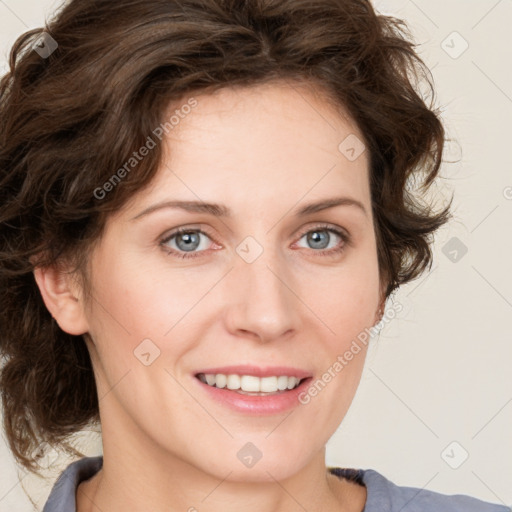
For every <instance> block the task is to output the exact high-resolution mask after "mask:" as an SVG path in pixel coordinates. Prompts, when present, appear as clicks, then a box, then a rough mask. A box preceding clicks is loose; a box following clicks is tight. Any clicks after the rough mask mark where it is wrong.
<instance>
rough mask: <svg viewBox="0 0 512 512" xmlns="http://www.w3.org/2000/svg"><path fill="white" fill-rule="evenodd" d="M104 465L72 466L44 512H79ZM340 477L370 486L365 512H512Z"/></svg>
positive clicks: (368, 476) (372, 475)
mask: <svg viewBox="0 0 512 512" xmlns="http://www.w3.org/2000/svg"><path fill="white" fill-rule="evenodd" d="M102 465H103V457H102V456H98V457H84V458H83V459H80V460H78V461H76V462H73V463H71V464H70V465H69V466H68V467H67V468H66V469H65V470H64V471H63V472H62V473H61V475H60V476H59V478H58V480H57V481H56V482H55V484H54V486H53V488H52V490H51V492H50V496H49V497H48V500H47V502H46V505H45V506H44V508H43V512H76V489H77V487H78V485H79V484H80V482H82V481H84V480H87V479H88V478H91V477H92V476H94V475H95V474H96V473H97V472H98V471H99V470H100V469H101V467H102ZM329 471H330V472H331V473H333V474H335V475H337V476H339V477H344V478H347V479H349V480H353V481H355V482H358V483H359V484H361V485H365V486H366V492H367V498H366V505H365V507H364V510H363V512H511V510H512V509H510V508H509V507H506V506H503V505H494V504H491V503H487V502H484V501H481V500H477V499H476V498H471V497H469V496H464V495H461V494H456V495H446V494H440V493H437V492H433V491H427V490H424V489H418V488H415V487H400V486H397V485H395V484H393V483H392V482H390V481H389V480H388V479H387V478H385V477H384V476H382V475H381V474H380V473H378V472H377V471H374V470H373V469H342V468H329Z"/></svg>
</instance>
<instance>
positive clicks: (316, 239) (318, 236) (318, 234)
mask: <svg viewBox="0 0 512 512" xmlns="http://www.w3.org/2000/svg"><path fill="white" fill-rule="evenodd" d="M322 238H323V241H322ZM308 241H309V242H312V244H313V247H314V248H315V249H325V248H326V247H327V245H329V235H328V234H327V233H326V232H325V231H313V232H312V233H311V234H310V235H309V237H308ZM325 242H327V243H325ZM318 244H320V245H318Z"/></svg>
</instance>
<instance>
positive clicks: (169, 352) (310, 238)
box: [84, 84, 380, 481]
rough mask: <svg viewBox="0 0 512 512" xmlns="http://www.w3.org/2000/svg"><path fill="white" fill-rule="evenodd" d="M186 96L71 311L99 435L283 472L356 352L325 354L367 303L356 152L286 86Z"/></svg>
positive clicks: (356, 370) (327, 111) (314, 446)
mask: <svg viewBox="0 0 512 512" xmlns="http://www.w3.org/2000/svg"><path fill="white" fill-rule="evenodd" d="M195 98H196V100H197V106H196V107H195V108H194V110H193V111H192V112H191V113H190V114H189V115H188V116H186V117H185V118H183V119H181V120H180V123H179V125H178V126H176V127H175V129H174V130H172V131H170V132H169V134H168V136H167V139H165V147H166V158H165V161H164V162H163V165H162V167H161V169H160V170H159V173H158V174H157V176H156V177H155V179H154V181H153V182H152V184H151V186H150V187H148V188H147V189H145V190H144V191H142V192H139V193H138V195H136V196H134V197H133V199H132V200H131V201H130V203H129V204H127V205H126V207H124V208H123V209H122V210H120V211H119V212H116V214H115V216H112V217H110V219H109V220H108V222H107V225H106V228H105V232H104V236H103V238H102V240H101V242H100V244H99V245H98V247H97V248H96V249H95V251H94V253H93V255H92V259H91V274H90V280H91V285H92V299H91V300H90V301H89V304H88V306H87V308H86V310H85V313H84V314H85V316H86V319H87V325H88V332H89V335H90V337H91V340H92V341H91V340H90V341H89V342H88V346H89V350H90V352H91V356H92V359H93V365H94V369H95V375H96V379H97V383H98V393H99V397H100V413H101V420H102V428H103V438H104V446H105V450H106V447H107V446H109V444H110V446H114V445H115V444H116V443H117V444H118V445H121V444H122V446H123V449H124V450H126V451H127V452H128V453H130V454H132V455H133V457H134V459H135V460H137V454H140V453H152V454H154V457H155V458H156V459H158V460H160V461H161V462H162V464H164V463H165V462H166V461H167V462H168V461H169V460H171V459H172V460H180V461H181V462H182V463H186V464H188V465H189V466H190V467H192V468H196V469H199V470H201V471H204V472H206V473H209V474H213V475H215V476H216V477H218V478H222V479H223V478H225V476H226V474H227V473H228V472H231V473H230V479H232V480H253V481H256V480H261V481H262V480H269V478H270V477H269V475H268V473H271V474H272V475H273V477H274V478H277V479H282V478H286V477H287V476H290V475H292V474H294V473H295V472H297V471H298V469H300V468H301V467H305V466H306V465H307V464H308V463H310V462H311V461H312V460H313V459H314V458H315V457H318V454H319V453H321V451H322V449H323V447H324V445H325V443H326V442H327V440H328V439H329V437H330V436H331V435H332V434H333V432H334V431H335V430H336V428H337V427H338V425H339V424H340V422H341V420H342V419H343V417H344V415H345V414H346V412H347V409H348V407H349V405H350V403H351V401H352V398H353V396H354V394H355V392H356V388H357V385H358V383H359V379H360V375H361V372H362V368H363V363H364V357H365V348H364V346H363V347H362V349H361V350H360V351H359V352H358V353H357V354H355V355H353V358H351V360H350V361H347V358H344V361H345V362H344V363H343V364H342V365H341V366H342V368H341V369H340V365H339V364H338V365H336V362H337V361H338V362H339V361H340V359H339V356H341V357H343V355H344V354H345V353H346V351H347V350H349V349H350V347H351V346H353V341H354V340H355V339H356V338H357V336H358V334H360V333H361V332H362V331H363V330H364V329H365V328H369V327H370V326H372V325H373V324H374V323H375V321H376V313H377V311H378V309H379V297H380V289H379V271H378V264H377V248H376V240H375V234H374V228H373V219H372V209H371V199H370V189H369V179H368V158H367V154H366V153H365V152H363V153H362V154H361V155H360V156H359V157H358V158H356V159H355V160H354V159H353V158H347V154H348V155H349V156H354V155H353V154H352V152H350V151H349V152H348V153H347V152H346V151H345V153H343V152H342V151H340V149H339V146H340V143H342V142H343V141H344V140H345V139H346V138H347V137H348V136H351V137H352V138H351V139H348V141H354V140H356V139H355V138H354V136H357V137H358V138H359V140H362V138H363V136H362V134H360V132H359V131H358V129H357V127H356V126H355V125H354V124H353V123H352V122H350V121H349V120H347V119H345V118H343V117H342V116H340V115H339V114H337V113H336V112H335V111H334V110H332V109H331V107H329V106H328V104H327V103H325V102H324V101H322V99H321V97H319V96H315V95H313V93H312V92H310V91H307V90H306V89H300V88H298V87H297V88H291V87H289V86H286V85H276V84H273V85H265V86H259V87H255V88H246V89H238V90H235V89H223V90H222V91H220V92H218V93H216V94H215V95H204V96H201V95H198V96H196V97H195ZM344 144H345V145H343V144H342V146H341V147H342V150H343V149H344V148H345V146H346V144H347V142H345V143H344ZM357 149H359V148H358V147H356V150H357ZM345 150H346V148H345ZM119 186H122V184H121V185H119ZM331 200H334V202H332V203H331V204H330V205H328V204H323V208H320V207H318V208H313V207H311V208H309V209H307V210H305V211H303V212H301V210H304V209H305V207H306V206H308V205H311V204H317V203H325V202H326V201H331ZM176 202H185V203H188V204H185V205H184V206H183V207H178V206H177V205H176ZM196 202H199V203H200V204H204V203H208V204H211V205H216V206H210V207H208V208H206V207H204V206H203V207H202V208H199V207H197V206H193V205H192V204H191V203H196ZM178 229H180V230H184V233H183V232H182V233H176V231H177V230H178ZM326 373H330V376H331V378H330V379H329V378H328V376H327V377H325V374H326ZM224 375H227V376H228V377H227V378H226V377H224ZM203 380H207V383H205V382H203ZM319 380H320V381H321V382H322V383H323V385H318V381H319ZM315 382H317V386H316V387H317V392H316V393H315V392H311V393H310V392H308V389H309V390H311V386H313V385H314V383H315ZM213 383H215V387H214V386H211V385H210V384H213ZM296 385H298V387H297V388H295V389H290V390H288V387H290V388H291V387H294V386H296ZM217 386H218V387H217ZM224 386H226V387H224ZM240 386H241V387H242V388H240ZM228 388H233V389H228ZM236 388H239V389H238V390H236ZM283 388H286V390H283ZM257 389H258V390H260V391H259V392H257V391H255V390H257ZM251 390H252V391H251ZM253 393H257V394H253ZM261 393H263V394H261ZM313 395H314V396H313ZM144 450H145V451H144ZM251 457H252V458H251ZM259 457H261V458H260V460H259V461H257V463H256V464H254V463H253V461H254V460H257V459H258V458H259ZM139 458H140V457H139ZM251 466H252V467H251ZM267 472H268V473H267Z"/></svg>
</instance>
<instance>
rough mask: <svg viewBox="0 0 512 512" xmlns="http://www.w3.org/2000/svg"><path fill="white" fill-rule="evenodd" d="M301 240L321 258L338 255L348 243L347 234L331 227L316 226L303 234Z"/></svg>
mask: <svg viewBox="0 0 512 512" xmlns="http://www.w3.org/2000/svg"><path fill="white" fill-rule="evenodd" d="M333 235H334V236H333ZM303 238H305V239H306V243H307V244H308V248H310V249H314V250H315V252H318V253H319V254H320V255H322V256H329V255H335V254H338V253H340V252H341V251H343V250H344V249H345V246H346V245H347V244H348V243H350V237H349V235H348V234H347V233H345V232H343V231H341V230H339V229H335V228H333V227H332V226H317V227H315V228H314V229H310V230H309V231H306V232H305V233H303V234H302V236H301V238H300V239H301V240H302V239H303ZM337 239H338V241H336V240H337Z"/></svg>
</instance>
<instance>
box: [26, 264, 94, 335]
mask: <svg viewBox="0 0 512 512" xmlns="http://www.w3.org/2000/svg"><path fill="white" fill-rule="evenodd" d="M34 278H35V280H36V283H37V286H38V287H39V291H40V292H41V296H42V297H43V301H44V303H45V305H46V308H47V309H48V311H49V312H50V314H51V315H52V317H53V318H55V320H56V321H57V323H58V324H59V327H60V328H61V329H62V330H63V331H64V332H67V333H69V334H73V335H75V336H79V335H81V334H85V333H86V332H88V330H89V326H88V323H87V318H86V315H85V308H84V301H83V298H82V297H81V290H80V288H79V286H78V283H77V282H76V279H75V277H74V276H73V274H72V273H70V272H66V271H65V270H62V269H59V268H57V267H53V266H52V267H36V268H35V269H34Z"/></svg>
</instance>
